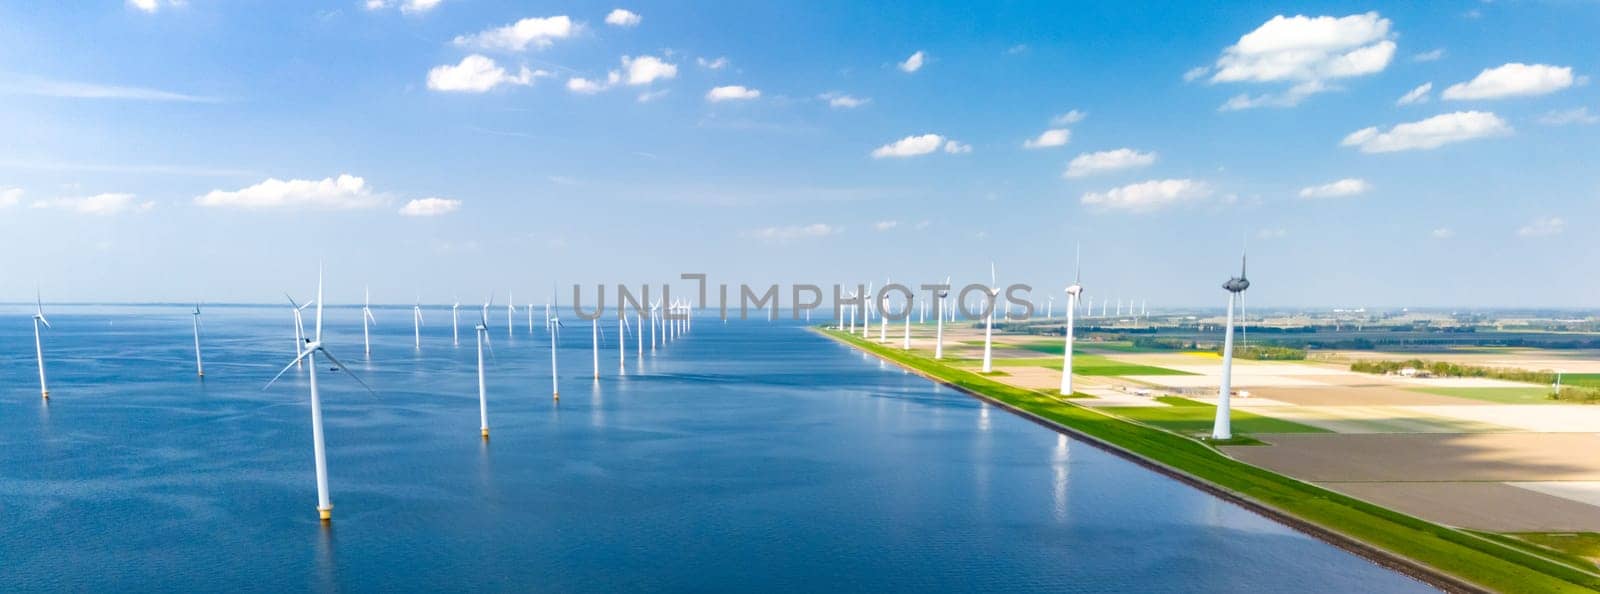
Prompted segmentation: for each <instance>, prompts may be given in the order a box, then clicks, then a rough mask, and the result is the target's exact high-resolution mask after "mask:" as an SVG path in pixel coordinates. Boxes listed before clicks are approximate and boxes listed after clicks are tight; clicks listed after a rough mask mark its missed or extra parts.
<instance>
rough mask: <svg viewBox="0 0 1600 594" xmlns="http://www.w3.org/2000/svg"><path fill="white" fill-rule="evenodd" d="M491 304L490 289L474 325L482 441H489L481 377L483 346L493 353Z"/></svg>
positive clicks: (485, 397)
mask: <svg viewBox="0 0 1600 594" xmlns="http://www.w3.org/2000/svg"><path fill="white" fill-rule="evenodd" d="M492 305H494V292H492V291H491V292H490V293H489V300H488V301H485V302H483V309H481V310H479V311H478V325H477V326H475V327H474V329H475V330H477V331H478V425H479V427H478V428H479V429H480V431H481V433H482V434H483V440H484V441H489V396H488V392H489V390H488V387H487V384H486V383H485V381H484V377H483V347H484V346H485V345H488V347H489V352H490V353H494V345H493V344H492V343H490V342H489V307H490V306H492ZM456 306H457V307H460V304H459V303H457V304H456Z"/></svg>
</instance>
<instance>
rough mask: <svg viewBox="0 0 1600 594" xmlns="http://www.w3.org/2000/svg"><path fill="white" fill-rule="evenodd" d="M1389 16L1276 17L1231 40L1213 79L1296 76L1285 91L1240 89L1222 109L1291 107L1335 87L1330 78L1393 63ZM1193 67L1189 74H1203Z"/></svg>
mask: <svg viewBox="0 0 1600 594" xmlns="http://www.w3.org/2000/svg"><path fill="white" fill-rule="evenodd" d="M1389 27H1390V22H1389V19H1385V18H1383V17H1381V16H1379V15H1378V13H1376V12H1368V13H1364V14H1353V15H1349V16H1345V17H1333V16H1318V17H1308V16H1304V15H1296V16H1293V17H1285V16H1283V15H1278V16H1275V17H1272V19H1271V20H1268V21H1267V22H1266V23H1263V24H1262V25H1261V26H1260V27H1257V28H1256V29H1255V30H1254V31H1251V32H1249V33H1246V34H1244V36H1242V37H1240V38H1239V41H1238V43H1235V44H1234V45H1231V46H1228V47H1227V48H1226V49H1224V50H1223V52H1222V55H1221V56H1220V57H1219V58H1217V62H1216V66H1215V67H1214V68H1212V69H1210V70H1209V71H1210V72H1211V73H1212V74H1211V82H1212V83H1219V82H1256V83H1266V82H1293V83H1295V85H1294V86H1292V87H1291V88H1290V89H1288V91H1286V92H1284V93H1281V94H1271V93H1269V94H1265V95H1260V96H1256V97H1251V96H1248V95H1239V96H1236V97H1233V98H1232V99H1229V100H1228V102H1227V103H1226V104H1224V105H1223V106H1222V110H1223V111H1228V110H1234V109H1249V108H1253V107H1264V106H1265V107H1290V106H1294V105H1297V104H1299V103H1300V101H1301V100H1303V99H1305V98H1306V97H1309V96H1311V95H1314V94H1317V93H1320V92H1323V91H1327V90H1330V89H1333V88H1334V87H1333V86H1332V85H1330V84H1328V81H1332V80H1336V79H1341V78H1350V77H1357V76H1365V75H1369V74H1373V73H1377V72H1382V71H1383V69H1385V68H1387V67H1388V66H1389V62H1390V61H1391V60H1393V58H1394V51H1395V43H1394V41H1393V40H1392V38H1393V34H1392V33H1391V32H1390V30H1389ZM1203 72H1204V71H1199V72H1197V71H1196V70H1191V71H1189V73H1187V74H1185V78H1186V79H1190V78H1191V77H1193V78H1198V77H1199V76H1203Z"/></svg>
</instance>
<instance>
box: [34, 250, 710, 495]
mask: <svg viewBox="0 0 1600 594" xmlns="http://www.w3.org/2000/svg"><path fill="white" fill-rule="evenodd" d="M322 276H323V275H322V270H321V268H320V267H319V268H318V270H317V292H316V295H315V297H314V298H313V299H311V300H310V301H307V302H305V303H300V302H297V301H296V300H295V299H294V297H293V296H289V295H285V297H286V298H287V299H288V301H289V305H290V310H291V313H292V315H293V319H294V339H295V350H294V353H295V355H294V358H293V359H291V360H290V361H289V363H288V364H287V365H285V366H284V367H283V369H281V370H279V371H278V373H277V375H274V376H273V377H272V379H271V380H269V381H267V383H266V385H265V386H263V387H262V390H267V389H269V388H271V387H272V386H273V384H275V383H277V381H278V380H279V379H281V378H282V377H283V376H284V374H286V373H288V372H289V371H290V370H291V369H296V368H306V369H307V370H308V374H307V387H308V389H309V392H310V408H311V436H312V452H313V456H314V458H315V467H316V481H317V514H318V517H319V518H320V519H321V521H323V522H330V521H331V520H332V517H333V503H332V502H331V498H330V494H329V490H328V465H327V452H326V445H325V442H324V439H323V423H322V398H321V390H320V383H319V377H318V364H317V359H318V358H319V357H321V358H323V359H327V361H328V362H329V363H331V364H332V365H333V367H332V369H331V370H337V371H341V372H343V374H344V375H346V376H349V377H350V379H351V380H353V381H355V382H356V383H357V384H359V385H360V386H361V387H362V389H364V390H366V391H367V392H369V393H373V394H376V391H375V390H373V388H372V387H371V386H370V385H368V384H367V383H366V382H364V381H362V380H361V378H360V377H358V376H357V375H355V373H353V372H351V371H350V369H349V368H348V367H346V366H345V364H344V363H343V362H341V361H340V360H339V359H338V358H337V357H335V356H334V355H333V353H331V352H329V351H328V349H327V346H326V343H324V342H323V334H322V326H323V323H322V321H323V315H322V310H323V303H324V300H323V278H322ZM493 306H494V297H493V296H492V295H491V296H490V297H489V298H488V299H487V300H485V302H484V304H483V306H482V308H481V309H480V310H479V315H478V321H477V323H476V324H474V325H473V330H474V331H475V332H476V335H477V380H478V420H479V434H480V435H481V436H482V438H483V439H484V440H485V441H487V440H488V439H489V401H488V377H487V370H486V366H485V361H484V351H485V349H487V350H488V352H489V355H490V357H493V356H494V345H493V344H492V342H491V341H490V338H489V310H490V309H491V308H492V307H493ZM308 308H314V310H313V312H314V316H313V323H312V331H311V332H310V333H309V334H308V333H307V332H306V327H305V316H304V312H305V310H306V309H308ZM460 308H461V303H460V302H459V301H457V302H456V303H455V304H454V305H453V306H452V307H451V312H450V313H451V323H452V330H451V343H452V344H453V345H457V346H459V344H460V332H459V329H460ZM526 309H527V311H528V319H529V322H528V332H529V333H530V334H531V333H532V332H533V323H532V319H533V314H532V312H533V306H532V305H531V304H530V305H528V306H527V308H526ZM422 311H423V310H422V306H421V304H420V302H419V303H417V304H415V305H413V306H412V316H411V321H412V329H413V338H414V346H415V348H417V349H419V350H420V349H421V348H422V325H423V315H422ZM558 312H559V306H558V307H556V308H555V309H552V307H551V305H549V304H547V305H545V320H546V322H545V328H546V331H547V332H548V333H549V334H550V382H551V394H552V397H553V398H554V399H556V400H559V399H560V398H561V390H560V382H559V375H558V369H557V367H556V363H557V355H558V352H557V347H558V345H559V339H560V332H561V329H562V328H563V327H565V324H564V323H562V321H561V318H560V316H559V315H558ZM649 313H650V319H649V323H650V353H651V354H652V355H654V354H655V353H656V349H657V346H658V344H659V345H662V346H664V345H665V344H666V343H669V342H672V341H675V340H677V339H678V338H681V337H683V336H685V335H687V334H688V333H689V332H690V331H691V330H693V326H694V319H693V316H692V315H691V314H692V313H693V308H692V306H691V305H690V303H688V302H687V301H677V300H675V301H673V302H671V303H668V304H666V305H665V307H663V304H662V303H661V300H659V299H658V300H656V301H655V302H653V303H651V304H649ZM515 315H516V308H515V307H514V306H511V305H508V306H507V311H506V331H507V333H508V334H510V335H514V332H515ZM192 316H193V317H192V320H193V323H192V325H193V329H194V358H195V373H196V374H197V375H198V376H200V377H202V378H203V377H205V359H204V355H203V350H202V345H201V329H202V324H201V322H200V317H201V307H200V304H198V303H196V304H195V306H194V310H193V312H192ZM643 323H644V322H643V320H642V319H641V316H640V314H639V312H637V311H635V312H634V314H633V321H632V322H631V323H630V322H629V321H628V318H627V316H626V315H625V314H621V315H620V323H619V325H618V329H617V355H618V365H619V368H618V373H619V374H621V373H626V370H627V337H628V336H629V335H630V334H637V336H636V340H635V341H634V349H635V354H636V356H638V357H640V358H642V357H643V356H644V337H643V335H642V330H643ZM376 325H377V316H375V315H373V313H372V303H371V293H370V291H368V292H367V293H366V295H365V296H364V299H363V302H362V306H361V335H362V347H363V350H364V352H365V354H366V355H367V356H368V357H370V356H371V353H372V330H371V329H372V327H374V326H376ZM636 328H637V330H636ZM48 329H53V326H51V325H50V321H49V319H47V318H46V317H45V315H44V302H43V299H42V298H41V297H40V295H39V294H38V293H37V292H36V293H35V295H34V315H33V338H34V353H35V355H36V357H37V361H38V366H39V391H40V393H41V394H42V395H43V398H44V399H45V400H46V401H48V400H49V398H50V388H49V383H48V381H47V378H46V372H45V370H46V366H45V357H44V341H43V333H42V330H48ZM591 340H592V345H591V349H592V352H593V362H594V379H595V380H596V381H598V380H599V379H600V375H601V371H600V340H601V337H600V321H599V317H598V316H596V317H595V318H594V319H593V320H591ZM308 364H309V365H308Z"/></svg>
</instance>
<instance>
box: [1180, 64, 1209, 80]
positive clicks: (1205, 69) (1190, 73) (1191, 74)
mask: <svg viewBox="0 0 1600 594" xmlns="http://www.w3.org/2000/svg"><path fill="white" fill-rule="evenodd" d="M1207 74H1211V67H1210V66H1195V67H1194V68H1190V69H1188V70H1185V71H1183V82H1194V81H1195V80H1196V79H1199V78H1200V77H1203V76H1205V75H1207Z"/></svg>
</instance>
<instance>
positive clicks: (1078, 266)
mask: <svg viewBox="0 0 1600 594" xmlns="http://www.w3.org/2000/svg"><path fill="white" fill-rule="evenodd" d="M1082 280H1083V243H1082V242H1080V243H1078V250H1077V255H1076V256H1073V257H1072V284H1074V285H1076V284H1080V283H1079V281H1082Z"/></svg>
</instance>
